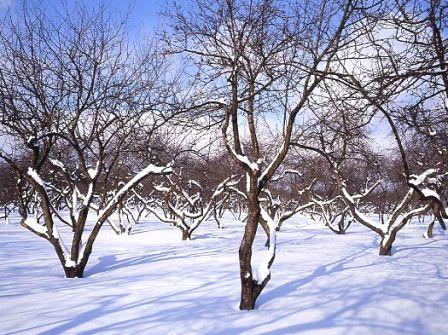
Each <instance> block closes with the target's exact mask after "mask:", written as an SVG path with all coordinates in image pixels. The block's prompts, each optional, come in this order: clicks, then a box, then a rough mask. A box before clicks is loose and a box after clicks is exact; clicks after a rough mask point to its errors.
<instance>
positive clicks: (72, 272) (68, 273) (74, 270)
mask: <svg viewBox="0 0 448 335" xmlns="http://www.w3.org/2000/svg"><path fill="white" fill-rule="evenodd" d="M63 268H64V272H65V277H66V278H83V277H84V268H85V266H82V265H77V266H73V267H66V266H63Z"/></svg>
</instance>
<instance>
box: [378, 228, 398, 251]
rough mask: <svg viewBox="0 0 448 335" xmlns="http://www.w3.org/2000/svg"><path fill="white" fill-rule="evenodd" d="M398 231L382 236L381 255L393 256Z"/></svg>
mask: <svg viewBox="0 0 448 335" xmlns="http://www.w3.org/2000/svg"><path fill="white" fill-rule="evenodd" d="M396 235H397V234H396V232H395V233H394V232H391V233H390V235H385V236H382V238H381V243H380V251H379V255H380V256H392V245H393V244H394V241H395V237H396Z"/></svg>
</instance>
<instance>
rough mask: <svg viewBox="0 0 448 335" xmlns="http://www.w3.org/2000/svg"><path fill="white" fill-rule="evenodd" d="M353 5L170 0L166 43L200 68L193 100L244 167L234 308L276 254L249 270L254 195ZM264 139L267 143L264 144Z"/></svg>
mask: <svg viewBox="0 0 448 335" xmlns="http://www.w3.org/2000/svg"><path fill="white" fill-rule="evenodd" d="M357 5H358V2H357V1H342V2H339V1H327V0H323V1H319V2H317V3H316V2H312V1H309V2H308V1H306V2H291V3H288V4H286V5H285V3H284V2H281V1H264V0H259V1H234V0H213V1H210V0H196V1H194V2H193V4H192V5H191V7H190V8H188V9H187V8H180V7H176V9H174V10H173V11H172V12H170V13H169V16H170V18H171V23H172V24H171V31H169V35H170V37H169V38H167V39H168V41H167V42H168V46H169V48H170V49H169V51H170V52H176V53H181V54H183V55H185V56H186V57H188V59H189V60H191V61H192V63H193V64H194V65H195V66H196V68H197V69H198V73H197V76H198V77H200V79H201V80H202V82H203V87H201V92H205V91H206V92H209V93H208V94H207V96H202V97H198V99H197V101H195V104H196V105H200V106H207V107H209V108H213V107H214V108H215V110H216V109H217V110H218V111H220V112H221V114H218V115H221V117H222V118H223V119H222V136H223V140H224V145H225V147H226V148H227V150H228V152H229V153H230V154H231V155H232V157H233V159H234V160H235V162H237V163H238V164H239V165H240V166H241V168H242V169H243V170H244V171H245V174H246V185H247V187H246V189H245V193H246V195H247V205H248V219H247V222H246V227H245V232H244V235H243V239H242V241H241V245H240V249H239V259H240V279H241V303H240V309H249V310H250V309H253V308H254V306H255V301H256V299H257V297H258V296H259V294H260V293H261V291H262V290H263V288H264V287H265V286H266V284H267V283H268V281H269V280H270V270H269V269H270V267H271V265H272V263H273V261H274V258H275V244H271V245H270V249H269V251H268V253H269V256H268V258H269V260H268V261H266V262H264V263H263V264H264V265H265V269H264V270H263V271H261V272H259V273H261V274H262V275H260V276H257V277H256V278H255V276H254V272H253V271H252V263H251V259H252V245H253V243H254V239H255V235H256V231H257V226H258V223H259V222H260V218H261V216H262V206H261V201H260V195H261V193H262V191H263V189H264V188H265V186H266V184H267V183H268V182H269V180H270V179H271V178H272V177H273V175H274V174H275V172H276V171H277V169H278V168H279V166H280V165H281V164H282V162H283V160H284V159H285V157H286V155H287V153H288V149H289V142H290V140H291V138H292V136H293V134H294V132H295V131H296V128H295V122H296V120H297V118H298V115H300V114H301V113H303V112H304V109H305V106H306V103H307V101H308V99H309V97H310V96H311V95H312V94H313V92H314V90H315V88H316V87H317V85H318V84H319V82H321V81H322V80H323V79H324V77H325V74H323V73H324V72H325V69H328V68H329V66H330V63H331V60H332V59H333V57H334V55H335V54H336V52H337V50H338V48H339V47H340V45H341V44H343V43H344V42H343V40H344V39H346V38H349V37H348V36H347V35H346V34H345V31H346V27H347V26H348V25H349V24H350V21H351V18H352V14H353V12H354V10H355V8H356V7H357ZM167 35H168V34H167ZM269 123H271V127H270V131H271V132H270V133H269V131H267V129H269ZM272 124H274V126H272ZM262 125H264V126H265V127H262ZM246 134H247V136H246ZM268 141H269V142H268ZM263 143H269V144H270V150H268V151H266V150H263ZM274 146H275V150H273V148H274ZM272 241H275V239H274V236H273V235H272V236H271V242H272Z"/></svg>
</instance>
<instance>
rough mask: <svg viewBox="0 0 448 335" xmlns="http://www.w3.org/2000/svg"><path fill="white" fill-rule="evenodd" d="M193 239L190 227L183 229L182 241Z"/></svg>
mask: <svg viewBox="0 0 448 335" xmlns="http://www.w3.org/2000/svg"><path fill="white" fill-rule="evenodd" d="M186 240H191V232H190V231H189V230H188V229H182V241H186Z"/></svg>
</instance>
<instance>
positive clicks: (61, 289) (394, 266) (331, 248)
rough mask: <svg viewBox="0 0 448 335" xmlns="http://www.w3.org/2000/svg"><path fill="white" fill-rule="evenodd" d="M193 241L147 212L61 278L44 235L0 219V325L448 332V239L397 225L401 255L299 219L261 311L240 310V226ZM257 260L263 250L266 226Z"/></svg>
mask: <svg viewBox="0 0 448 335" xmlns="http://www.w3.org/2000/svg"><path fill="white" fill-rule="evenodd" d="M226 222H227V225H226V228H225V229H223V230H218V229H217V228H216V226H215V225H214V224H212V223H211V222H207V223H205V224H203V226H201V227H200V228H199V230H198V231H197V233H196V234H195V236H194V239H193V240H191V241H186V242H182V241H181V240H180V238H181V236H180V232H179V231H178V230H177V229H175V228H170V227H167V226H166V225H163V224H161V223H158V222H156V221H155V220H154V221H147V222H144V223H143V224H140V225H138V226H137V227H136V230H135V231H134V233H133V234H132V235H131V236H123V237H119V236H115V235H114V233H113V232H112V231H111V230H110V229H109V228H108V227H104V228H105V229H104V230H103V231H102V232H101V233H100V236H99V239H98V241H97V243H96V245H95V246H94V253H93V254H92V257H91V261H90V262H89V264H88V266H87V270H86V278H83V279H65V278H64V276H63V271H62V269H61V267H60V265H59V263H58V260H57V258H56V254H55V253H54V252H53V250H52V249H51V245H50V244H48V242H46V241H44V240H42V239H40V238H38V237H35V236H34V235H32V234H31V233H29V232H27V231H26V230H25V229H24V228H21V227H19V226H18V225H16V224H10V225H5V224H3V223H0V334H173V335H174V334H179V335H180V334H216V335H218V334H313V335H314V334H416V335H417V334H418V335H422V334H425V335H426V334H448V322H447V320H448V238H447V236H446V235H443V234H441V232H440V230H436V236H435V238H434V239H432V240H425V239H423V238H422V234H423V232H424V230H425V227H424V226H419V225H412V226H409V227H407V228H405V230H403V231H402V232H400V234H399V236H398V239H397V241H396V243H395V250H394V256H392V257H386V256H382V257H381V256H377V253H378V243H379V240H378V238H376V235H375V234H374V233H372V232H370V231H367V230H365V229H364V228H363V227H360V226H359V225H356V226H353V227H351V228H350V229H349V231H348V233H347V235H346V236H338V235H335V234H334V233H332V232H331V231H330V230H328V229H326V228H322V227H321V226H318V225H316V224H314V225H310V224H307V223H306V220H305V219H303V218H302V219H301V218H297V217H296V218H293V219H291V220H290V221H288V222H286V223H285V224H284V229H283V231H282V232H281V233H280V235H279V239H278V240H279V245H278V254H277V259H276V261H275V264H274V266H273V271H272V272H273V273H272V280H271V282H270V283H269V284H268V286H267V287H266V289H265V291H264V292H263V293H262V295H261V297H260V298H259V300H258V304H257V310H255V311H251V312H247V311H245V312H241V311H239V310H238V308H237V306H238V300H239V273H238V257H237V254H238V246H239V241H240V238H241V236H242V228H243V226H242V224H241V223H238V222H232V220H231V219H230V217H229V218H228V219H227V220H226ZM259 233H260V238H259V241H258V244H257V250H258V252H257V254H256V258H257V259H261V256H262V255H261V254H260V251H261V250H263V246H262V245H263V243H264V238H262V235H261V231H260V232H259Z"/></svg>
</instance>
